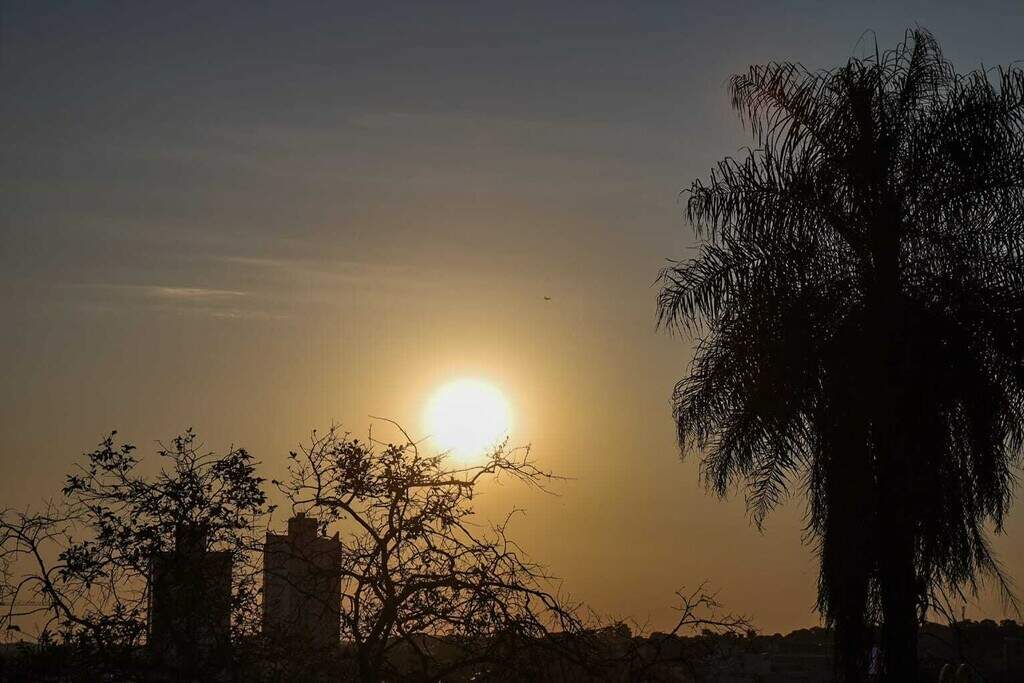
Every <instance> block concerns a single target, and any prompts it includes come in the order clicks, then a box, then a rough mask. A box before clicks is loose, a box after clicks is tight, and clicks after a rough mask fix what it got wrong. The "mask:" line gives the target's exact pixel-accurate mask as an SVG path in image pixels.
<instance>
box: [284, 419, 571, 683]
mask: <svg viewBox="0 0 1024 683" xmlns="http://www.w3.org/2000/svg"><path fill="white" fill-rule="evenodd" d="M402 435H403V437H404V439H403V440H402V441H401V442H400V443H381V442H379V441H377V440H375V439H373V438H372V436H371V438H370V439H369V440H360V439H357V438H352V437H351V436H350V435H349V434H348V433H343V432H341V431H339V430H338V429H337V428H336V427H331V428H330V429H328V430H327V431H326V432H324V433H318V432H313V434H312V436H311V438H310V441H309V443H308V444H303V445H301V446H300V447H299V449H298V450H297V451H295V452H292V453H291V454H290V455H289V458H290V466H289V475H290V476H289V478H288V480H287V481H284V482H275V483H277V484H278V486H279V488H280V489H281V491H282V492H283V493H284V495H285V496H286V497H287V498H288V500H289V501H290V503H291V505H292V509H293V511H295V512H303V513H306V514H309V515H312V516H315V517H316V518H317V519H319V521H320V524H321V527H322V530H323V531H324V532H326V531H327V530H328V528H332V527H333V528H336V529H338V530H339V531H340V532H341V533H342V548H343V550H342V560H341V564H342V567H341V574H342V591H341V602H342V604H341V609H340V615H341V622H342V624H341V626H342V637H343V639H344V640H345V641H346V642H348V643H350V644H351V647H352V648H353V652H354V655H355V660H356V668H357V670H358V677H359V678H360V679H362V680H367V681H370V680H373V681H378V680H381V679H382V678H384V677H387V676H398V675H403V674H405V675H413V674H414V675H415V676H416V677H417V678H418V679H421V680H423V679H426V680H438V679H440V678H441V677H443V676H446V675H450V674H453V673H454V672H456V671H460V670H461V671H466V670H473V669H476V670H477V671H480V672H482V671H484V670H486V669H487V664H488V663H493V662H496V661H501V662H502V663H503V665H504V666H506V667H509V666H512V665H513V663H514V662H516V661H519V660H518V659H517V657H515V656H514V651H518V650H521V649H522V648H524V647H526V646H527V645H529V644H541V643H543V642H544V641H545V639H546V638H547V636H548V634H549V633H550V632H551V631H552V630H555V631H560V632H576V631H579V630H580V627H581V623H580V620H579V619H578V618H577V616H576V615H575V613H574V610H573V609H572V607H570V606H566V605H565V604H564V603H563V602H562V601H561V600H560V599H559V597H558V596H557V595H556V594H555V593H553V592H552V590H551V588H550V586H551V585H552V584H551V581H550V579H551V577H549V576H548V575H547V574H546V573H545V571H544V569H543V568H542V567H540V566H539V565H537V564H535V563H533V562H531V561H530V560H529V559H528V558H527V556H526V555H525V553H524V552H523V551H522V549H521V548H520V547H519V546H518V545H517V544H516V543H515V542H514V541H513V540H511V539H510V538H509V536H508V533H507V532H508V525H509V521H510V520H511V518H512V516H513V514H514V513H510V514H509V516H508V518H506V519H505V520H504V521H502V522H501V523H498V524H492V525H488V526H483V525H478V524H477V523H475V522H474V520H473V514H474V508H473V496H474V493H475V492H476V491H477V490H478V487H479V486H480V484H482V483H483V482H484V481H489V480H500V479H502V478H508V479H512V480H514V481H517V482H520V483H522V484H525V485H527V486H531V487H537V488H541V489H545V490H546V487H547V486H548V485H549V484H550V483H551V482H552V481H554V480H556V479H557V477H555V476H554V475H552V474H551V473H550V472H545V471H543V470H541V469H539V468H538V467H537V466H536V465H535V464H534V461H533V460H532V458H531V457H530V452H529V449H527V448H515V449H510V448H508V447H507V446H506V445H501V446H498V447H497V448H495V449H494V450H493V451H492V452H490V453H489V454H488V455H487V456H486V458H485V459H484V460H483V461H482V462H481V463H480V464H478V465H467V466H452V465H450V464H449V462H448V460H447V459H446V458H445V456H444V455H425V454H424V453H423V452H421V450H420V448H419V447H418V445H417V443H416V442H414V441H413V440H412V439H411V438H409V436H408V434H406V433H405V432H404V431H403V432H402Z"/></svg>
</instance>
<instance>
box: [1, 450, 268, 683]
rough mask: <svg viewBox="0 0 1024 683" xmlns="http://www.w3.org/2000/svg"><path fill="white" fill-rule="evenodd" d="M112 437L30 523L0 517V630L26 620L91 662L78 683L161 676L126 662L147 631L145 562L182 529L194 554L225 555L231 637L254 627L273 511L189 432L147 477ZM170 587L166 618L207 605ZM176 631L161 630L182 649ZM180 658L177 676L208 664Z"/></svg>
mask: <svg viewBox="0 0 1024 683" xmlns="http://www.w3.org/2000/svg"><path fill="white" fill-rule="evenodd" d="M115 435H116V432H113V433H111V434H110V435H109V436H108V437H107V438H105V439H104V440H103V441H102V442H101V443H100V444H99V446H98V447H97V448H96V449H95V450H93V451H92V452H90V453H87V454H86V455H85V461H84V463H81V464H79V465H77V466H76V468H75V470H74V471H73V472H72V473H71V474H69V475H68V476H67V479H66V482H65V486H64V488H63V491H62V492H63V498H62V499H61V500H60V501H59V502H56V503H51V504H49V505H48V506H47V507H45V508H44V509H43V511H42V512H40V513H15V512H13V511H5V514H3V515H0V554H2V555H4V556H6V558H7V559H8V560H9V561H10V564H11V565H12V566H14V565H20V574H19V576H18V577H17V579H16V584H15V590H14V592H13V595H12V596H11V598H12V599H10V600H9V607H8V609H7V610H6V613H5V614H3V615H2V616H0V625H8V624H11V623H13V622H12V620H13V619H14V618H15V617H21V618H27V617H32V616H33V615H35V616H36V617H38V618H40V619H41V627H42V628H43V630H44V633H47V632H48V631H49V630H55V631H56V633H57V635H58V637H59V641H60V642H61V643H63V644H69V645H74V646H75V647H76V648H77V652H78V653H79V654H80V655H81V657H82V658H86V657H87V658H89V660H90V661H92V662H93V664H94V665H95V668H91V669H90V668H89V667H87V666H85V665H81V664H80V666H79V667H77V668H85V669H87V673H86V674H85V675H86V677H88V676H89V675H92V676H95V675H99V673H97V672H98V671H103V672H105V673H109V674H110V675H113V676H115V677H118V678H121V679H126V677H128V675H129V674H128V671H127V669H130V668H136V669H137V668H138V667H139V666H146V667H149V668H154V667H157V666H162V664H160V663H157V662H148V663H146V662H137V661H134V659H135V656H134V655H135V652H136V651H137V647H138V646H139V645H140V644H142V643H143V642H145V640H146V638H147V631H150V633H149V634H148V635H152V633H151V630H152V628H153V627H154V624H153V623H152V619H151V618H150V617H151V616H152V604H153V603H152V598H153V588H154V585H153V578H154V573H153V571H152V570H153V569H154V561H155V560H156V559H157V558H158V557H159V556H160V555H161V554H165V555H166V554H168V553H169V551H171V549H172V548H174V547H175V536H176V535H177V534H179V533H180V531H181V530H182V529H188V528H192V529H202V530H203V534H202V535H201V537H200V538H201V539H202V544H203V547H202V548H200V549H199V550H200V551H206V550H218V551H221V552H222V553H225V554H227V555H228V556H229V559H230V564H231V565H233V571H230V578H229V579H228V581H229V583H230V587H229V590H230V597H229V598H228V601H229V602H230V604H229V605H226V606H225V607H226V610H225V611H227V612H228V613H229V614H230V619H231V623H230V629H231V631H232V633H233V635H235V636H236V638H237V637H238V636H244V635H248V634H251V633H254V632H255V631H256V629H258V627H259V620H258V614H259V610H258V607H259V604H258V599H257V594H258V590H259V584H258V577H259V571H258V566H257V565H256V564H255V560H256V559H257V556H256V553H255V549H256V545H257V537H258V535H259V534H258V531H259V530H261V529H262V520H263V519H264V517H265V516H266V515H267V514H268V513H269V512H271V511H272V507H271V506H268V505H267V503H266V494H265V493H264V491H263V479H261V478H260V477H258V476H257V475H256V470H255V466H256V463H255V460H254V459H253V457H252V456H251V455H250V454H249V453H248V452H247V451H246V450H245V449H242V448H230V449H228V450H227V451H226V452H224V453H215V452H212V451H207V450H205V449H204V447H203V445H202V444H201V443H200V442H199V441H198V440H197V437H196V435H195V434H194V432H192V431H191V430H188V431H186V432H185V433H184V434H181V435H179V436H176V437H175V438H174V439H172V440H171V441H170V443H167V444H163V443H161V444H159V447H158V450H157V455H158V457H159V462H160V465H161V467H160V469H159V471H156V472H153V471H152V470H153V468H149V467H146V464H145V462H144V459H143V458H142V457H140V456H138V455H137V454H136V449H135V446H134V445H132V444H130V443H117V442H116V441H115V438H116V436H115ZM147 470H149V471H148V472H147ZM190 578H192V579H194V578H195V577H194V576H193V577H190ZM179 583H180V584H182V585H183V586H184V588H182V589H180V590H177V591H174V592H173V593H174V594H171V595H167V596H165V597H166V598H167V599H166V600H165V602H166V603H169V604H170V606H171V608H172V612H173V607H174V603H180V604H181V605H182V606H183V607H184V608H186V609H187V608H190V607H195V603H196V602H198V601H202V600H209V599H210V596H209V595H207V594H206V593H207V591H205V590H203V588H204V587H203V586H195V585H186V584H187V583H188V582H179ZM192 583H194V581H193V582H192ZM19 603H21V604H22V605H23V606H22V607H18V604H19ZM172 621H173V619H172ZM172 626H173V624H172ZM181 631H182V629H181V628H171V629H170V632H171V635H172V636H174V637H176V638H177V637H181V636H184V638H185V640H186V641H190V640H191V639H190V635H191V634H189V633H182V632H181ZM193 644H194V643H192V642H187V643H181V644H179V645H180V647H179V649H186V648H185V646H191V645H193ZM189 654H190V656H189V657H187V658H186V657H175V658H174V659H175V660H176V661H173V662H168V663H167V664H168V665H169V666H173V667H175V668H176V669H179V671H178V673H179V674H180V673H182V671H191V672H192V673H195V671H194V670H198V669H201V668H202V667H203V666H206V664H207V662H205V661H204V660H203V658H202V657H200V656H199V654H198V653H196V652H194V651H190V653H189ZM221 654H226V653H221ZM211 661H212V660H211Z"/></svg>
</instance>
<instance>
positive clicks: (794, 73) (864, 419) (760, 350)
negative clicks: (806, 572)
mask: <svg viewBox="0 0 1024 683" xmlns="http://www.w3.org/2000/svg"><path fill="white" fill-rule="evenodd" d="M731 93H732V103H733V106H734V107H735V109H736V110H737V111H738V112H739V113H740V115H741V117H742V119H743V120H744V121H745V122H746V123H747V124H749V126H750V129H751V132H752V134H753V137H754V140H755V143H756V147H757V148H756V149H754V150H751V151H749V152H748V153H747V154H746V155H745V156H743V157H742V158H740V159H733V158H727V159H725V160H724V161H722V162H720V163H719V164H718V166H717V167H716V168H715V169H714V170H713V171H712V173H711V176H710V178H709V179H707V180H706V181H704V180H697V181H695V182H694V183H693V185H692V186H691V188H690V190H689V196H688V202H687V215H688V217H689V219H690V221H691V222H692V224H693V225H694V226H695V229H696V231H697V235H698V237H699V238H700V239H701V240H702V242H701V245H700V247H699V249H700V253H699V255H698V256H697V257H695V258H693V259H692V260H689V261H683V262H678V263H674V264H673V265H671V266H670V267H668V268H666V269H665V270H664V271H663V273H662V275H661V284H662V289H661V293H660V296H659V322H660V323H661V324H662V325H665V326H668V327H671V328H674V329H678V330H681V331H684V332H687V333H689V334H693V335H695V336H696V337H697V338H698V344H697V348H696V355H695V357H694V360H693V364H692V367H691V369H690V373H689V375H688V376H687V377H686V378H685V379H683V380H682V381H681V382H680V383H679V384H678V385H677V387H676V391H675V394H674V406H675V418H676V422H677V426H678V433H679V440H680V444H681V448H682V451H683V454H684V455H685V454H689V453H694V452H701V453H703V470H702V471H703V476H704V477H705V479H706V482H707V484H708V486H709V487H710V488H711V489H712V490H714V491H716V492H717V493H719V494H721V495H725V494H726V493H727V492H728V491H730V490H731V489H732V488H733V487H734V486H743V487H744V488H745V490H746V494H747V502H748V504H749V507H750V510H751V513H752V515H753V519H754V521H755V522H756V523H757V524H758V525H761V524H762V522H763V521H764V519H765V515H766V514H767V513H768V512H769V511H770V510H771V509H772V508H774V507H775V506H776V505H778V504H779V503H780V501H782V500H783V499H784V498H785V497H786V496H787V495H789V494H790V492H791V491H792V489H793V487H794V485H798V486H801V487H802V488H803V489H804V490H805V491H806V494H807V497H808V504H809V519H808V532H809V534H810V537H811V538H812V539H813V541H814V542H815V544H816V547H817V549H818V552H819V557H820V561H821V572H820V580H819V607H820V610H821V612H822V614H823V615H824V617H825V619H826V621H827V622H828V623H829V624H834V625H835V627H836V629H837V637H838V640H839V652H838V654H839V659H840V664H841V666H842V669H843V672H844V673H845V675H846V676H847V677H848V678H850V679H856V678H857V677H858V676H860V675H862V673H861V672H863V671H864V656H865V652H866V650H867V648H868V646H869V645H870V637H871V632H870V630H869V627H870V625H871V624H872V623H874V622H875V621H876V620H880V621H881V623H882V624H883V629H882V645H883V650H884V656H885V666H886V672H887V676H888V677H889V679H890V680H899V681H908V680H912V679H913V677H914V671H913V670H914V667H915V663H916V656H915V654H914V652H915V647H916V646H915V643H916V637H917V636H916V632H917V625H918V623H919V621H920V619H922V618H923V615H924V612H925V610H926V608H927V606H928V605H929V600H930V599H931V596H932V593H933V591H934V590H936V589H938V588H940V587H942V588H947V589H953V590H960V589H962V588H964V587H967V588H969V589H973V588H975V587H976V585H977V581H978V580H979V578H980V577H983V576H989V577H994V578H995V579H996V581H997V582H999V583H1000V584H1001V585H1002V586H1003V587H1004V588H1006V582H1005V579H1004V577H1003V576H1002V574H1001V573H1000V571H999V566H998V564H997V562H996V559H995V558H994V557H993V555H992V552H991V549H990V546H989V541H988V538H987V536H986V527H987V525H989V524H991V525H993V526H994V528H995V529H996V530H1000V529H1001V524H1002V522H1003V519H1004V515H1005V513H1006V510H1007V507H1008V506H1009V503H1010V496H1011V491H1012V485H1013V482H1014V475H1013V468H1014V466H1015V464H1016V463H1017V462H1018V458H1019V453H1020V447H1021V443H1022V438H1024V307H1022V303H1024V279H1022V278H1024V270H1022V263H1021V257H1022V247H1024V71H1022V70H1021V69H1019V68H1017V67H1012V68H1008V69H996V70H988V71H973V72H970V73H967V74H958V73H956V71H955V70H954V68H953V66H952V65H951V64H950V63H949V62H948V61H946V60H945V59H944V58H943V55H942V52H941V50H940V48H939V45H938V43H937V42H936V41H935V39H934V38H933V37H932V36H931V35H930V34H929V33H927V32H926V31H923V30H915V31H912V32H908V34H907V37H906V41H905V42H904V43H901V44H900V45H898V46H897V47H896V48H895V49H893V50H889V51H885V52H877V51H876V54H875V55H873V56H871V57H868V58H865V59H851V60H850V61H849V62H848V63H847V64H845V65H844V66H842V67H840V68H837V69H833V70H829V71H819V72H812V71H808V70H807V69H805V68H804V67H802V66H800V65H798V64H792V63H786V62H782V63H771V64H767V65H763V66H754V67H751V69H750V70H749V72H747V73H745V74H741V75H738V76H735V77H734V78H733V79H732V81H731Z"/></svg>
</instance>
